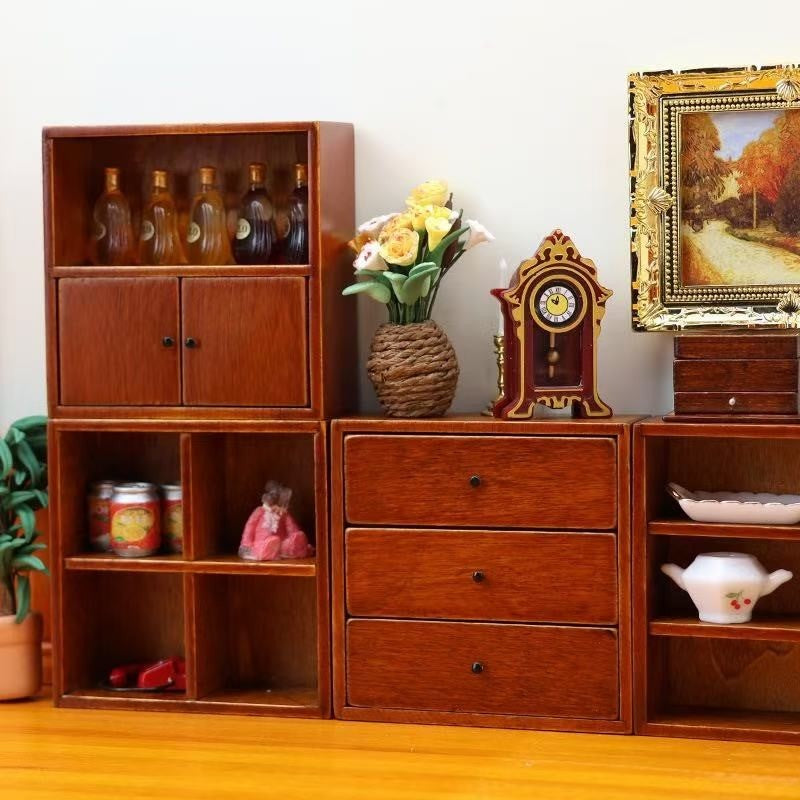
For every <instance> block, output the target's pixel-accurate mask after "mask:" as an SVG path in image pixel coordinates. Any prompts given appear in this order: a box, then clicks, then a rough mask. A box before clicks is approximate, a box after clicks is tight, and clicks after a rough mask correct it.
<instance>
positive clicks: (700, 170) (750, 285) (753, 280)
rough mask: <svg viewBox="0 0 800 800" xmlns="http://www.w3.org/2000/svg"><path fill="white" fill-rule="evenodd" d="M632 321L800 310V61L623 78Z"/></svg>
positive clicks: (754, 318)
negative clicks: (626, 115) (793, 64)
mask: <svg viewBox="0 0 800 800" xmlns="http://www.w3.org/2000/svg"><path fill="white" fill-rule="evenodd" d="M629 112H630V148H631V156H630V169H631V173H630V177H631V262H632V270H633V326H634V328H635V329H637V330H648V331H653V330H681V329H684V328H690V327H713V326H727V327H736V326H743V327H750V328H758V327H772V328H774V327H787V326H790V325H793V323H796V322H797V321H798V319H799V318H800V68H797V67H765V68H761V69H757V68H755V67H743V68H740V69H708V70H693V71H689V72H662V73H641V74H635V75H631V76H630V78H629Z"/></svg>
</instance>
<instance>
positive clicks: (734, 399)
mask: <svg viewBox="0 0 800 800" xmlns="http://www.w3.org/2000/svg"><path fill="white" fill-rule="evenodd" d="M728 405H729V406H730V407H731V408H733V407H734V406H735V405H736V398H735V397H731V399H730V400H728Z"/></svg>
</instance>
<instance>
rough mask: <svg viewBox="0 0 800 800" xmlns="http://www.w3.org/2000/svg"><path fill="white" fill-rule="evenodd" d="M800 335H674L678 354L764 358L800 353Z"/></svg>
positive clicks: (791, 355)
mask: <svg viewBox="0 0 800 800" xmlns="http://www.w3.org/2000/svg"><path fill="white" fill-rule="evenodd" d="M798 345H800V337H798V336H796V335H795V334H793V333H789V334H777V335H770V334H764V333H755V334H752V333H751V334H736V333H726V334H722V335H720V334H718V333H714V334H711V335H705V336H704V335H702V334H682V335H679V336H676V337H675V358H697V359H708V358H711V359H726V358H727V359H752V358H754V359H763V358H778V359H781V358H794V359H796V358H797V357H798V355H800V347H799V346H798Z"/></svg>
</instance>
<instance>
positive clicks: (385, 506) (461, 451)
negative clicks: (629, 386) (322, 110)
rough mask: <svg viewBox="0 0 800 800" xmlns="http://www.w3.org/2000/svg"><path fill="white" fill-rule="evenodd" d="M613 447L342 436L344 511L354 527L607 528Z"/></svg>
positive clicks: (612, 499) (592, 441)
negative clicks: (343, 442) (356, 525)
mask: <svg viewBox="0 0 800 800" xmlns="http://www.w3.org/2000/svg"><path fill="white" fill-rule="evenodd" d="M616 467H617V464H616V442H615V441H614V440H613V439H611V438H601V437H560V436H405V435H403V436H398V435H395V436H370V435H353V436H348V437H347V438H346V439H345V446H344V469H345V515H346V517H347V520H348V521H349V522H351V523H354V524H360V525H380V524H388V525H424V526H431V527H435V526H439V527H450V526H453V527H461V526H464V527H476V528H477V527H482V526H486V527H499V528H504V527H505V528H561V529H563V528H571V529H577V530H581V529H583V530H591V529H598V530H608V529H611V528H614V527H615V526H616V522H617V512H616V505H617V483H616V481H617V468H616Z"/></svg>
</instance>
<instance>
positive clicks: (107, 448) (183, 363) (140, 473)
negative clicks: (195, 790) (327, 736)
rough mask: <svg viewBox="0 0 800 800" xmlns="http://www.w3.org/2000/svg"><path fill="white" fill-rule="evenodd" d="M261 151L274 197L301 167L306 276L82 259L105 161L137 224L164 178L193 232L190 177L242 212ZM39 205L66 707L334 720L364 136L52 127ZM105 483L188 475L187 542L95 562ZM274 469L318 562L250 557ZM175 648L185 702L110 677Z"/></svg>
mask: <svg viewBox="0 0 800 800" xmlns="http://www.w3.org/2000/svg"><path fill="white" fill-rule="evenodd" d="M251 161H263V162H265V163H266V164H267V165H268V169H269V172H268V175H269V186H270V191H271V193H272V196H273V200H274V201H275V204H276V206H277V207H280V206H281V205H282V204H283V203H285V202H286V200H287V198H288V195H289V192H290V191H291V173H292V166H293V164H295V163H296V162H304V163H307V164H308V175H309V185H308V188H309V222H308V224H309V231H308V232H309V251H310V252H309V263H308V264H278V263H273V264H258V265H246V266H245V265H225V266H222V265H218V266H199V265H196V264H189V265H186V266H175V267H173V266H170V267H153V266H147V267H145V266H137V265H133V264H131V265H127V266H120V267H96V266H89V265H88V264H87V262H86V241H87V237H88V234H89V230H90V222H91V214H92V206H93V203H94V201H95V199H96V197H97V195H98V194H99V193H100V191H101V190H102V180H103V169H104V167H107V166H116V167H119V168H120V170H121V175H122V189H123V191H124V192H125V194H126V196H127V197H128V199H129V201H130V203H131V206H132V212H133V217H134V223H135V222H136V219H137V215H138V213H139V210H140V207H141V198H142V196H143V195H144V193H145V190H146V189H147V181H148V178H149V175H150V173H151V171H152V170H153V169H154V168H158V169H167V170H169V172H170V175H171V181H172V190H173V194H174V197H175V201H176V205H177V209H178V215H179V219H180V220H181V224H182V225H183V226H184V231H183V232H184V233H185V224H186V221H187V220H186V216H187V212H188V205H189V201H190V199H191V196H192V194H193V193H194V191H195V190H196V179H197V178H196V176H197V171H198V168H199V167H200V166H202V165H205V164H212V165H215V166H216V167H217V174H218V176H219V178H220V188H221V191H222V194H223V196H224V199H225V205H226V208H227V209H228V210H229V213H230V214H235V209H236V208H237V207H238V203H239V200H240V198H241V195H242V194H243V193H244V191H245V190H246V189H247V183H246V182H247V165H248V163H249V162H251ZM44 197H45V219H44V224H45V275H46V291H47V336H48V348H47V359H48V407H49V414H50V418H51V425H50V434H49V437H50V438H49V446H50V464H51V477H50V496H51V545H52V562H51V566H52V573H53V591H54V622H53V628H54V646H55V657H54V670H53V687H54V691H53V694H54V699H55V702H56V704H58V705H61V706H70V707H106V708H127V709H148V710H186V711H210V712H227V713H231V712H237V713H248V714H277V715H290V716H317V717H319V716H322V717H326V716H329V715H330V647H329V637H330V633H329V628H330V624H329V620H330V617H329V599H328V598H329V595H328V550H327V541H328V534H327V521H328V495H327V475H328V461H327V443H326V440H327V419H328V418H330V417H331V416H332V415H333V414H336V413H339V412H340V411H343V410H345V409H351V408H352V407H353V406H354V404H355V394H354V393H355V386H356V363H357V358H356V346H355V343H356V324H355V323H356V319H355V315H354V313H353V309H352V308H351V307H350V305H349V304H348V303H347V301H346V299H345V298H342V297H341V290H342V288H343V287H344V286H345V285H346V284H347V283H348V281H349V279H350V277H351V274H352V268H351V265H350V262H351V258H350V257H349V255H348V251H347V246H346V242H347V240H348V239H349V238H350V236H351V235H352V230H353V226H354V210H353V208H354V193H353V129H352V126H350V125H347V124H339V123H327V122H286V123H248V124H236V125H184V126H175V127H173V126H169V127H166V126H161V127H154V126H144V127H115V128H108V127H101V128H49V129H47V130H45V132H44ZM229 221H230V220H229ZM229 228H231V226H230V225H229ZM102 478H110V479H116V480H147V481H151V482H154V483H176V482H180V483H181V485H182V488H183V504H184V552H183V553H181V554H179V555H167V554H160V555H157V556H153V557H150V558H142V559H122V558H118V557H115V556H113V555H109V554H105V553H101V554H98V553H93V552H90V550H89V541H88V535H87V533H88V532H87V529H86V528H87V525H86V507H85V503H86V493H87V488H88V484H89V483H90V482H92V481H95V480H98V479H102ZM269 479H275V480H278V481H280V482H281V483H283V484H285V485H287V486H289V487H291V488H292V490H293V498H292V509H291V510H292V513H293V515H294V516H295V517H296V518H297V520H298V521H299V523H300V524H301V526H302V527H303V529H304V530H305V531H306V532H307V533H308V535H309V537H310V539H311V541H312V543H313V544H315V546H316V556H315V557H312V558H308V559H297V560H286V561H278V562H264V563H258V562H255V563H254V562H245V561H242V560H241V559H239V558H238V556H237V549H238V544H239V538H240V536H241V532H242V528H243V526H244V523H245V521H246V519H247V517H248V515H249V514H250V512H251V511H252V510H253V508H254V507H255V506H256V505H257V504H258V502H259V499H260V497H261V493H262V491H263V486H264V484H265V482H266V481H267V480H269ZM173 655H176V656H184V657H185V659H186V666H187V690H186V692H182V693H160V694H145V693H132V694H131V693H118V692H114V691H111V690H109V689H105V688H103V687H102V685H101V683H102V681H103V679H104V678H105V677H106V676H107V675H108V671H109V670H110V669H111V668H112V667H114V666H117V665H120V664H125V663H131V662H137V661H152V660H156V659H159V658H163V657H167V656H173Z"/></svg>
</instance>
